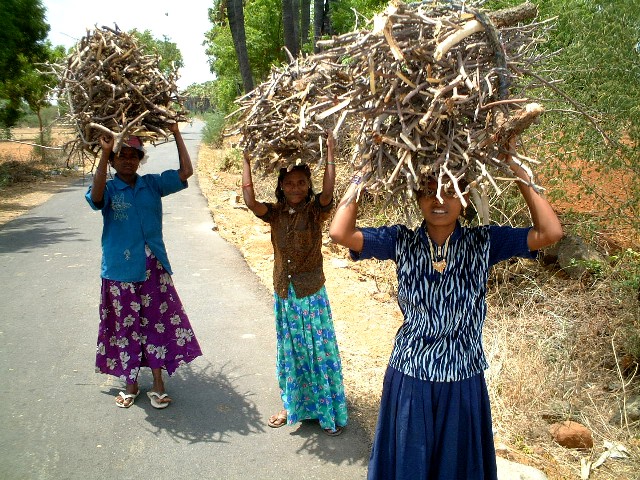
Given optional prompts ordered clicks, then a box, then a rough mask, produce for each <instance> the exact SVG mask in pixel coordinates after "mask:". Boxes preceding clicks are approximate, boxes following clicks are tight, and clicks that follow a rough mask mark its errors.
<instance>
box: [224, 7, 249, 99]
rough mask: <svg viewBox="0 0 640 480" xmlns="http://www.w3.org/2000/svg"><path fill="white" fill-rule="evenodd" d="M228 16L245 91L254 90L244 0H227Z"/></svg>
mask: <svg viewBox="0 0 640 480" xmlns="http://www.w3.org/2000/svg"><path fill="white" fill-rule="evenodd" d="M227 17H228V19H229V28H230V29H231V38H232V39H233V46H234V47H235V49H236V57H237V58H238V66H239V67H240V76H241V77H242V86H243V88H244V91H245V93H247V92H250V91H251V90H253V76H252V75H251V65H250V64H249V54H248V53H247V37H246V34H245V31H244V10H243V9H242V0H227Z"/></svg>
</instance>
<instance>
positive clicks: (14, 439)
mask: <svg viewBox="0 0 640 480" xmlns="http://www.w3.org/2000/svg"><path fill="white" fill-rule="evenodd" d="M201 127H202V124H200V123H194V125H193V126H189V125H187V126H185V128H183V136H184V137H185V141H186V143H187V146H188V148H189V151H190V152H191V156H192V158H193V159H196V158H197V150H198V144H199V140H200V134H199V130H200V128H201ZM149 153H150V157H151V159H150V160H149V162H148V163H147V165H145V167H144V168H145V170H146V171H156V170H158V169H160V170H162V169H164V168H167V167H168V166H169V165H172V166H175V165H177V160H175V157H176V153H175V144H174V143H169V144H165V145H161V146H158V147H156V148H153V147H149ZM190 183H191V186H190V188H189V189H187V190H185V191H183V192H181V193H178V194H176V195H172V196H170V197H167V198H166V199H165V202H164V206H165V218H164V222H165V241H166V244H167V249H168V252H169V258H170V260H171V262H172V265H173V269H174V276H173V279H174V282H175V284H176V288H177V290H178V293H179V294H180V296H181V298H182V300H183V303H184V304H185V307H186V309H187V312H188V314H189V317H190V319H191V321H192V324H193V327H194V329H195V332H196V334H197V336H198V339H199V341H200V345H201V346H202V348H203V352H204V355H203V357H200V358H199V359H197V360H196V361H195V362H193V363H192V364H190V365H189V366H186V367H182V368H180V369H179V370H178V372H176V374H175V375H174V376H173V377H172V378H171V379H170V380H169V381H168V382H167V389H168V391H169V392H170V393H171V396H172V397H173V399H174V403H173V404H172V405H171V406H170V407H169V408H167V409H166V410H155V409H153V408H152V407H151V405H150V404H149V401H148V399H147V398H146V396H145V395H141V396H140V397H138V399H137V401H136V403H135V405H134V406H133V407H131V408H129V409H120V408H117V407H116V406H115V405H114V401H113V398H114V396H115V394H116V393H117V392H118V390H119V389H120V388H121V384H120V383H119V382H118V381H117V380H115V379H113V378H112V377H107V376H105V375H99V374H96V373H94V370H93V362H94V355H95V340H96V334H97V321H98V320H97V308H98V297H99V285H100V279H99V273H100V272H99V263H100V232H101V215H100V214H99V213H97V212H93V211H92V210H91V209H90V208H89V206H88V205H87V204H86V202H85V200H84V198H83V197H84V192H85V190H86V184H83V183H82V182H80V183H78V184H75V185H72V186H70V187H67V188H65V189H64V190H63V191H62V192H60V193H58V194H56V195H55V196H53V197H52V198H51V199H50V200H49V201H48V202H46V203H45V204H43V205H41V206H39V207H37V208H35V209H33V210H32V211H30V212H29V213H28V214H26V215H23V216H21V217H19V218H18V219H16V220H14V221H12V222H10V223H8V224H6V225H5V226H3V227H0V400H1V402H2V403H1V405H2V410H1V411H0V479H2V480H17V479H98V478H100V479H103V478H116V479H121V480H124V479H134V478H135V479H144V478H153V479H173V478H201V479H252V480H259V479H285V478H286V479H289V478H300V479H316V478H317V479H320V478H322V479H361V478H364V477H365V476H366V460H367V457H368V451H369V445H368V442H367V439H366V437H365V435H364V432H363V431H362V429H361V428H360V427H359V426H358V425H357V424H354V423H353V422H352V423H351V424H350V426H349V427H348V428H347V429H346V430H345V432H344V433H343V435H342V436H340V437H336V438H330V437H327V436H326V435H324V434H323V433H322V432H321V431H320V428H319V426H318V425H317V423H315V424H314V423H312V422H305V423H304V424H302V425H297V426H294V427H283V428H280V429H271V428H269V427H267V426H266V418H267V417H268V416H269V415H270V414H272V413H274V412H276V411H277V410H278V408H279V396H278V391H277V387H276V381H275V372H274V350H275V345H274V343H275V339H274V330H273V316H272V311H271V294H270V292H269V291H268V290H267V289H265V288H264V287H263V286H262V285H261V284H260V283H259V281H258V279H257V278H256V277H255V275H254V274H253V273H251V271H250V270H249V268H248V267H247V265H246V263H245V262H244V260H243V259H242V257H241V255H240V254H239V253H238V251H237V250H236V249H235V248H233V247H232V246H230V245H229V244H227V243H226V242H225V241H224V240H222V239H221V238H220V237H219V236H218V235H217V234H216V233H215V232H214V231H212V227H213V225H214V223H213V220H212V218H211V216H210V214H209V211H208V208H207V205H206V201H205V199H204V198H203V196H202V195H201V192H200V190H199V188H198V186H197V181H196V180H190ZM140 385H141V388H142V389H143V390H146V389H148V388H149V387H150V386H151V374H150V372H149V371H148V369H145V370H144V371H143V372H142V373H141V375H140Z"/></svg>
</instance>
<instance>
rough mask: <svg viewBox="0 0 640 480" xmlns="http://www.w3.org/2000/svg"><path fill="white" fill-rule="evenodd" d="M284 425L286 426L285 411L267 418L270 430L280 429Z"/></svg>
mask: <svg viewBox="0 0 640 480" xmlns="http://www.w3.org/2000/svg"><path fill="white" fill-rule="evenodd" d="M286 424H287V412H286V410H282V411H281V412H280V413H278V414H277V415H271V416H270V417H269V421H267V425H269V426H270V427H271V428H280V427H282V426H283V425H286Z"/></svg>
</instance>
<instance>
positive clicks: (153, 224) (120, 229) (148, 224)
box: [85, 170, 188, 282]
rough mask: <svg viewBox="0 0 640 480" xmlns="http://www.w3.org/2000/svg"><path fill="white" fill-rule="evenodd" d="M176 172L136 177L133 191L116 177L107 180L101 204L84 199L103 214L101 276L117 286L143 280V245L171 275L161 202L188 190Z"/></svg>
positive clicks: (144, 255) (144, 262)
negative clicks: (163, 233)
mask: <svg viewBox="0 0 640 480" xmlns="http://www.w3.org/2000/svg"><path fill="white" fill-rule="evenodd" d="M187 186H188V184H187V182H183V181H182V180H180V176H179V174H178V171H177V170H167V171H165V172H162V174H159V175H158V174H150V175H143V176H138V178H137V179H136V183H135V186H134V187H131V186H130V185H128V184H127V183H125V182H123V181H122V180H120V179H119V178H118V177H117V176H116V177H115V178H113V180H109V181H108V182H107V184H106V187H105V191H104V198H103V200H102V202H101V203H100V204H96V203H94V202H93V200H91V187H89V190H88V191H87V193H86V195H85V198H86V199H87V201H88V202H89V205H91V208H93V209H94V210H102V218H103V228H102V268H101V273H100V274H101V276H102V277H103V278H107V279H109V280H117V281H120V282H142V281H144V280H145V279H146V254H145V250H144V246H145V244H146V245H148V246H149V248H150V249H151V251H152V252H153V254H154V255H155V256H156V258H157V259H158V261H160V263H162V266H163V267H164V268H165V270H167V272H168V273H169V274H171V273H172V271H171V265H170V264H169V259H168V257H167V251H166V248H165V246H164V240H163V238H162V200H161V198H162V197H164V196H165V195H169V194H171V193H175V192H178V191H180V190H183V189H185V188H187Z"/></svg>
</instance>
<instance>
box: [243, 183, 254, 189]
mask: <svg viewBox="0 0 640 480" xmlns="http://www.w3.org/2000/svg"><path fill="white" fill-rule="evenodd" d="M247 187H253V183H245V184H244V185H242V188H247Z"/></svg>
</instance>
